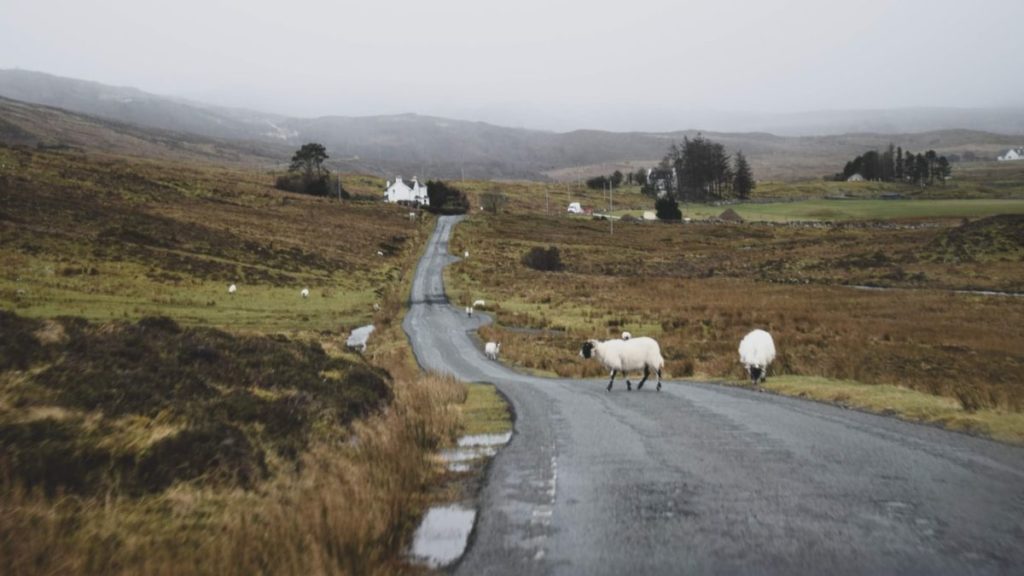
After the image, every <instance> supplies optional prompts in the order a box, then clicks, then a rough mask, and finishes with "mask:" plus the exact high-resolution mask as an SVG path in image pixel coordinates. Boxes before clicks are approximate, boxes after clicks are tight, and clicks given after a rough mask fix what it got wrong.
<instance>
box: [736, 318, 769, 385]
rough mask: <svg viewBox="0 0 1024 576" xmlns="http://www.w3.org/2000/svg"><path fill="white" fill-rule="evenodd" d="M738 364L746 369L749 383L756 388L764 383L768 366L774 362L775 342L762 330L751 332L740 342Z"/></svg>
mask: <svg viewBox="0 0 1024 576" xmlns="http://www.w3.org/2000/svg"><path fill="white" fill-rule="evenodd" d="M739 352H740V362H742V363H743V367H744V368H746V369H747V375H748V376H750V383H751V384H753V385H754V386H756V385H757V384H758V383H760V382H764V381H765V378H766V377H767V373H768V365H769V364H771V363H772V360H775V341H774V340H772V335H771V334H769V333H767V332H765V331H764V330H760V329H758V330H753V331H751V332H750V333H749V334H747V335H746V336H744V337H743V340H740V348H739Z"/></svg>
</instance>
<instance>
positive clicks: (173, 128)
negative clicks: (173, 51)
mask: <svg viewBox="0 0 1024 576" xmlns="http://www.w3.org/2000/svg"><path fill="white" fill-rule="evenodd" d="M0 96H3V97H6V98H11V99H16V100H21V101H24V102H29V103H34V104H41V105H45V106H49V107H56V108H61V109H64V110H68V111H71V112H76V113H79V114H87V115H89V116H91V117H95V118H93V119H91V120H85V119H83V118H84V117H81V116H67V117H62V118H60V119H58V118H57V117H56V116H54V115H56V114H57V112H56V111H54V110H52V109H48V111H45V112H44V111H43V110H42V109H38V110H37V111H36V112H35V113H37V114H42V115H44V116H45V115H49V116H51V117H50V118H49V120H46V121H42V120H39V119H37V121H35V122H32V121H29V120H28V119H27V116H26V115H27V114H28V112H27V110H28V109H27V108H24V107H22V108H20V109H19V114H20V120H10V119H9V118H8V113H7V112H6V111H5V113H4V115H3V119H4V123H3V124H0V129H2V130H3V131H4V134H6V135H4V134H0V137H2V138H4V139H6V140H17V139H18V138H20V139H23V140H24V139H26V138H27V139H29V140H31V139H32V138H36V139H43V138H49V139H50V140H52V141H54V142H59V141H62V140H61V139H62V138H64V139H71V140H73V139H74V138H76V137H80V136H81V134H80V131H81V129H82V125H83V123H85V124H90V123H91V124H90V125H91V126H92V128H91V129H94V130H95V129H98V128H97V126H101V127H103V129H105V130H115V131H116V132H118V134H120V136H118V137H116V138H114V137H108V138H107V139H106V140H102V139H101V140H102V141H103V142H107V143H109V144H110V145H111V146H114V147H120V148H128V149H134V150H136V152H139V151H138V149H136V148H135V146H134V144H129V143H128V141H127V140H124V139H125V138H129V137H130V138H135V139H140V140H143V141H146V142H148V143H149V144H148V145H150V146H151V145H153V141H154V140H156V141H159V142H162V144H161V146H163V148H161V150H164V149H170V148H173V147H174V145H173V142H172V141H173V140H175V139H181V140H182V141H183V142H189V143H190V144H189V146H192V147H193V148H194V147H196V146H200V145H202V146H206V147H207V148H209V147H213V148H217V147H218V146H220V147H222V148H224V149H227V148H235V149H237V150H249V151H250V152H251V153H252V154H254V155H256V156H261V157H265V158H270V159H273V160H276V161H277V162H279V163H281V164H283V163H286V162H287V161H288V159H289V157H290V155H291V152H292V151H294V149H295V148H296V147H297V146H298V145H300V144H302V143H305V142H310V141H316V142H321V143H323V144H324V145H325V146H326V147H327V150H328V153H329V154H330V156H331V160H330V162H329V165H331V166H332V167H334V168H336V169H341V170H347V171H360V172H369V173H375V174H380V175H393V174H402V175H405V176H413V175H417V176H419V177H421V178H424V179H426V178H459V177H462V176H465V177H466V178H474V179H544V178H554V179H565V180H572V179H578V178H586V177H588V176H592V175H595V174H599V173H607V172H611V171H612V170H614V169H616V168H619V169H630V170H635V169H636V168H638V167H641V166H650V165H652V164H654V163H656V162H657V161H658V160H659V159H660V158H661V157H662V156H663V155H664V154H665V151H666V149H667V148H668V146H669V145H670V144H671V143H672V142H676V141H679V140H681V139H682V138H684V137H687V136H689V137H693V136H695V135H696V134H697V132H696V131H695V130H689V131H675V132H666V133H642V132H631V133H622V132H606V131H599V130H577V131H573V132H567V133H555V132H546V131H541V130H527V129H520V128H505V127H501V126H495V125H492V124H487V123H484V122H468V121H463V120H451V119H445V118H437V117H431V116H421V115H417V114H402V115H393V116H371V117H344V116H327V117H321V118H287V117H283V116H279V115H274V114H266V113H262V112H254V111H249V110H242V109H233V108H224V107H218V106H209V105H205V104H201V103H196V102H190V101H186V100H181V99H175V98H167V97H163V96H156V95H153V94H148V93H146V92H142V91H140V90H137V89H134V88H119V87H112V86H106V85H103V84H98V83H95V82H88V81H83V80H75V79H69V78H62V77H58V76H52V75H49V74H43V73H39V72H29V71H23V70H0ZM4 106H7V107H9V108H10V107H12V106H15V104H13V103H11V102H10V101H7V102H5V103H4ZM12 109H13V108H12ZM5 110H6V109H5ZM976 112H977V111H976ZM1004 112H1005V111H1004ZM1004 112H999V111H991V121H992V122H995V121H997V120H998V119H999V118H1002V120H1003V121H1004V122H1010V124H1007V125H1011V126H1018V125H1019V126H1020V130H1021V131H1022V132H1024V113H1017V114H1016V115H1014V113H1013V112H1012V111H1010V112H1005V113H1004ZM829 114H831V113H811V114H807V115H793V116H794V117H799V118H797V119H799V120H800V121H801V122H804V123H809V124H814V123H815V122H817V123H818V125H831V124H829V123H830V122H833V121H836V120H838V119H842V118H839V117H831V116H829ZM853 114H854V115H853V116H849V115H848V116H844V117H843V118H846V119H847V120H850V119H851V118H852V119H853V120H855V122H856V123H855V124H854V126H863V127H864V128H872V127H876V128H884V127H885V126H893V125H895V124H894V121H892V118H894V117H897V116H898V117H899V118H906V117H907V116H906V115H905V114H903V115H900V114H896V116H892V115H891V114H889V113H888V112H886V111H880V112H863V113H853ZM857 114H860V116H857ZM979 114H980V112H979ZM968 116H970V115H969V114H968V115H967V116H964V118H965V120H964V121H965V122H967V124H965V125H970V124H971V123H972V122H975V123H976V118H975V120H971V119H970V118H968ZM975 116H977V114H976V115H975ZM929 117H934V114H933V115H932V116H929ZM99 118H103V119H106V120H108V121H113V122H114V123H115V124H109V123H108V124H103V123H102V122H101V121H100V120H99ZM774 118H782V117H778V116H776V117H774ZM857 118H860V120H857ZM922 118H923V116H922ZM1008 118H1009V119H1010V120H1007V119H1008ZM8 120H10V121H8ZM1011 120H1012V121H1011ZM968 121H970V122H968ZM62 122H67V123H68V124H67V125H62ZM1012 122H1016V123H1017V124H1013V123H1012ZM793 123H794V125H795V124H796V123H797V122H796V119H794V120H793ZM921 125H925V123H924V121H923V120H922V123H921ZM2 126H7V127H6V128H2ZM133 127H134V128H133ZM140 127H142V128H145V129H157V130H159V131H161V132H144V133H143V132H140ZM133 130H134V132H133ZM19 131H20V132H19ZM886 132H887V130H881V129H880V130H877V131H875V132H864V133H853V134H843V135H838V136H778V135H773V134H769V133H765V132H748V133H732V132H730V133H724V132H721V133H720V132H704V134H705V135H706V136H708V137H710V138H712V139H714V140H716V141H719V142H721V143H723V144H724V145H725V146H726V148H727V149H728V150H729V151H735V150H742V151H743V152H744V153H745V154H746V155H747V158H748V160H749V161H750V163H751V166H752V167H753V170H754V175H755V178H758V179H762V180H765V179H772V180H778V179H782V180H792V179H806V178H818V177H821V176H823V175H825V174H831V173H834V172H837V171H839V170H841V168H842V165H843V164H844V163H845V162H846V161H847V160H849V159H850V158H852V157H853V156H855V155H857V154H860V153H862V152H864V151H865V150H867V149H870V148H879V149H880V148H882V147H884V146H886V145H887V144H888V143H889V142H893V143H895V144H897V145H902V146H903V147H904V148H908V149H910V150H913V151H923V150H926V149H929V148H934V149H935V150H936V151H938V152H939V153H942V154H949V153H963V152H967V151H970V152H973V153H974V154H976V155H978V156H979V157H981V158H990V159H991V158H995V156H996V155H997V154H999V153H1000V152H1002V151H1003V150H1004V149H1005V148H1008V147H1010V146H1020V145H1022V144H1024V142H1021V140H1022V139H1024V136H1007V135H1002V134H995V133H990V132H983V131H978V130H965V129H958V130H941V131H930V132H922V133H912V134H889V133H886ZM186 135H192V136H186ZM93 136H95V135H93ZM108 136H109V135H108ZM79 139H80V138H79ZM204 139H206V140H204ZM207 140H208V141H207ZM203 142H205V144H203ZM228 142H232V143H233V144H231V145H230V146H228V144H227V143H228ZM242 142H244V144H242ZM144 149H145V148H144ZM153 152H154V153H157V152H158V151H156V150H154V151H153ZM190 153H191V152H190ZM228 155H230V154H228ZM214 157H216V154H215V155H214Z"/></svg>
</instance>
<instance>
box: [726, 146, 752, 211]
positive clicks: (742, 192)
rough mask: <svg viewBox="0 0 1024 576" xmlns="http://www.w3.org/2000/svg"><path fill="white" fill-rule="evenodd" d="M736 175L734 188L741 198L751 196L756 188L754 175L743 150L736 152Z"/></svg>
mask: <svg viewBox="0 0 1024 576" xmlns="http://www.w3.org/2000/svg"><path fill="white" fill-rule="evenodd" d="M734 173H735V175H734V176H733V180H732V190H733V192H735V193H736V196H737V197H738V198H739V199H740V200H746V199H747V198H750V192H751V191H752V190H753V189H754V186H755V184H754V175H753V174H752V173H751V172H750V164H749V163H748V162H747V157H746V156H744V155H743V152H736V160H735V169H734Z"/></svg>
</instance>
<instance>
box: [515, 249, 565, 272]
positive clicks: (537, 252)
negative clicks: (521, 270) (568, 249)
mask: <svg viewBox="0 0 1024 576" xmlns="http://www.w3.org/2000/svg"><path fill="white" fill-rule="evenodd" d="M523 265H524V266H526V267H527V268H533V269H534V270H540V271H541V272H559V271H561V270H564V269H565V266H564V265H563V264H562V256H561V254H559V252H558V248H556V247H555V246H551V247H549V248H548V249H546V250H545V249H544V248H541V247H540V246H536V247H534V248H531V249H530V251H529V252H527V253H526V254H525V255H524V256H523Z"/></svg>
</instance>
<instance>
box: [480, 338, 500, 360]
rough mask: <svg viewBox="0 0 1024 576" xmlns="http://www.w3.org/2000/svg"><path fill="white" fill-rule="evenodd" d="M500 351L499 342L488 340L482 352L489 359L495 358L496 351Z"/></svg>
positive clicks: (496, 356)
mask: <svg viewBox="0 0 1024 576" xmlns="http://www.w3.org/2000/svg"><path fill="white" fill-rule="evenodd" d="M499 352H501V342H488V343H487V344H484V354H486V355H487V358H488V359H490V360H497V359H498V353H499Z"/></svg>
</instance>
